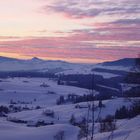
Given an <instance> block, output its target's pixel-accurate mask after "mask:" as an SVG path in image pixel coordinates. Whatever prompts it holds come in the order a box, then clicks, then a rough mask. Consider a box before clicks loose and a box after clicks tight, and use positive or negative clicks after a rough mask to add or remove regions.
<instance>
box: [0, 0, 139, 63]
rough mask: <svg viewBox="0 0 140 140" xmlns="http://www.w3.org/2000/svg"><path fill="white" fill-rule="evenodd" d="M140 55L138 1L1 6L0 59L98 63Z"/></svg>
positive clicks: (32, 0)
mask: <svg viewBox="0 0 140 140" xmlns="http://www.w3.org/2000/svg"><path fill="white" fill-rule="evenodd" d="M138 53H140V0H115V1H114V0H0V56H8V57H14V58H21V59H30V58H32V57H39V58H43V59H51V60H58V59H59V60H65V61H70V62H83V63H96V62H102V61H109V60H116V59H120V58H124V57H137V54H138Z"/></svg>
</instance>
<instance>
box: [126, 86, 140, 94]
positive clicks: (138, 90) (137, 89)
mask: <svg viewBox="0 0 140 140" xmlns="http://www.w3.org/2000/svg"><path fill="white" fill-rule="evenodd" d="M124 96H125V97H140V86H137V87H132V88H131V89H130V90H128V91H125V92H124Z"/></svg>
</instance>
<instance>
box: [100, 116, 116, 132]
mask: <svg viewBox="0 0 140 140" xmlns="http://www.w3.org/2000/svg"><path fill="white" fill-rule="evenodd" d="M115 129H116V121H115V119H114V116H111V115H108V116H107V117H106V118H105V119H103V120H101V121H100V132H108V131H113V130H115Z"/></svg>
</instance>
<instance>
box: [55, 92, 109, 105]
mask: <svg viewBox="0 0 140 140" xmlns="http://www.w3.org/2000/svg"><path fill="white" fill-rule="evenodd" d="M106 99H111V96H108V95H106V96H101V95H97V96H93V94H84V95H80V96H79V95H75V94H68V95H67V96H66V97H64V96H63V95H61V96H60V97H59V98H58V99H57V100H56V104H57V105H61V104H65V103H68V102H71V103H80V102H88V101H93V100H96V101H101V100H106Z"/></svg>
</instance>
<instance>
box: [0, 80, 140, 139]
mask: <svg viewBox="0 0 140 140" xmlns="http://www.w3.org/2000/svg"><path fill="white" fill-rule="evenodd" d="M42 85H43V86H42ZM89 93H90V92H89V91H88V90H87V89H82V88H78V87H72V86H65V85H57V81H55V80H52V79H47V78H7V79H0V105H5V106H9V105H10V102H11V101H12V102H15V103H16V104H14V105H15V106H22V107H29V108H30V109H29V110H22V111H17V112H11V113H9V114H8V116H7V118H8V119H7V118H5V117H0V140H19V139H21V140H55V138H54V137H55V136H56V135H57V136H58V135H59V134H62V133H63V134H64V140H77V136H78V134H79V130H80V128H79V127H77V126H73V125H71V124H70V122H69V121H70V119H71V116H72V115H74V116H75V118H76V120H81V119H82V118H83V117H85V118H86V117H87V112H88V108H87V106H88V105H91V104H92V103H91V102H88V103H87V102H82V103H77V104H72V103H66V104H62V105H57V104H56V100H57V99H58V98H59V97H60V96H61V95H63V96H64V97H66V96H67V95H68V94H74V95H84V94H89ZM133 100H134V99H131V100H129V99H124V98H116V99H111V100H105V101H103V102H102V103H103V105H104V106H105V107H104V108H102V110H101V112H100V109H99V108H98V101H95V120H97V119H98V115H99V112H100V117H101V118H105V117H106V116H107V115H114V114H115V111H116V109H119V108H120V107H122V106H123V105H124V106H130V105H131V104H132V101H133ZM77 105H78V106H81V107H79V108H77V107H76V106H77ZM36 106H40V108H38V109H37V108H36ZM46 110H52V111H53V112H54V116H53V117H51V116H46V115H45V114H44V112H45V111H46ZM89 118H91V113H90V114H89ZM10 119H18V120H21V121H25V122H26V123H14V122H11V121H8V120H10ZM39 120H41V121H44V122H53V124H51V125H50V124H49V125H46V126H41V127H35V126H34V127H28V126H27V124H28V123H29V122H32V123H35V122H37V121H39ZM95 126H98V123H96V124H95ZM97 128H98V127H97ZM110 133H111V132H106V133H99V131H98V130H96V133H95V135H94V137H95V140H108V136H109V135H110ZM139 137H140V116H137V117H136V118H133V119H131V120H121V121H117V129H116V130H115V131H114V138H113V139H114V140H139ZM56 140H57V139H56ZM83 140H84V139H83Z"/></svg>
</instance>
